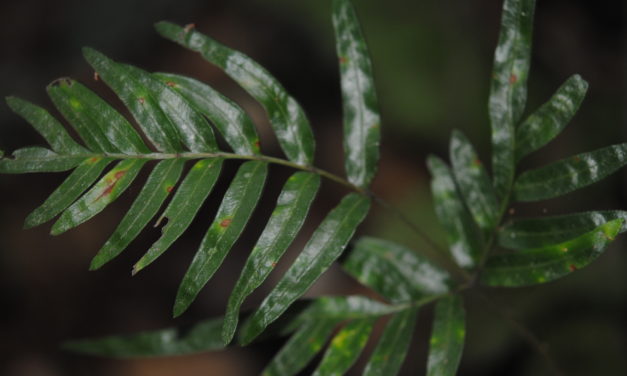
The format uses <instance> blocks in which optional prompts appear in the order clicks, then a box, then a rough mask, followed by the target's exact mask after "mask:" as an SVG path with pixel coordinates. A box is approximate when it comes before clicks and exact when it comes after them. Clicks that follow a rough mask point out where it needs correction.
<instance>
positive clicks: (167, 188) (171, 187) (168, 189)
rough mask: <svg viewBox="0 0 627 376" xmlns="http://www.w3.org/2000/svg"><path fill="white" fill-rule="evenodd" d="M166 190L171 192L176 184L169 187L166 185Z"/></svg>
mask: <svg viewBox="0 0 627 376" xmlns="http://www.w3.org/2000/svg"><path fill="white" fill-rule="evenodd" d="M165 190H166V191H168V193H171V192H172V191H173V190H174V186H173V185H168V186H167V187H165Z"/></svg>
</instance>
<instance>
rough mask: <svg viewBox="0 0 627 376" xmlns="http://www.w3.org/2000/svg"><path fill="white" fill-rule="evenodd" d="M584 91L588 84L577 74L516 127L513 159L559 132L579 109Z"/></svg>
mask: <svg viewBox="0 0 627 376" xmlns="http://www.w3.org/2000/svg"><path fill="white" fill-rule="evenodd" d="M587 90H588V83H587V82H586V81H584V80H583V79H582V78H581V76H579V75H577V74H576V75H574V76H572V77H570V78H569V79H568V81H566V82H565V83H564V84H563V85H562V86H561V87H560V88H559V89H558V90H557V92H556V93H555V94H554V95H553V96H552V97H551V99H550V100H549V101H548V102H546V103H545V104H543V105H542V106H541V107H540V108H539V109H537V110H536V111H535V112H534V113H533V114H531V115H530V116H529V117H528V118H527V119H526V120H525V121H524V122H523V123H522V124H521V125H520V126H519V127H518V128H517V129H516V160H520V159H521V158H523V157H524V156H526V155H527V154H529V153H531V152H533V151H536V150H538V149H540V148H541V147H542V146H544V145H546V144H547V143H548V142H549V141H551V140H552V139H553V138H555V136H557V135H558V134H560V132H561V131H562V130H563V129H564V128H565V127H566V125H567V124H568V122H569V121H570V119H572V117H573V116H574V115H575V113H576V112H577V110H578V109H579V105H580V104H581V102H582V101H583V98H584V96H585V95H586V91H587Z"/></svg>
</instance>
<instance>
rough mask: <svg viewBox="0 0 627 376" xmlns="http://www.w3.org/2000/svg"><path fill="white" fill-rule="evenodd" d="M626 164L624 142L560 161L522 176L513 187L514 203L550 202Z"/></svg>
mask: <svg viewBox="0 0 627 376" xmlns="http://www.w3.org/2000/svg"><path fill="white" fill-rule="evenodd" d="M626 163H627V143H624V144H618V145H612V146H607V147H604V148H601V149H598V150H595V151H592V152H588V153H582V154H578V155H576V156H574V157H570V158H566V159H562V160H560V161H557V162H555V163H552V164H550V165H548V166H544V167H540V168H537V169H535V170H530V171H526V172H524V173H522V174H521V175H520V177H518V179H517V180H516V184H515V185H514V199H515V200H517V201H538V200H544V199H549V198H553V197H557V196H561V195H563V194H566V193H569V192H572V191H575V190H577V189H579V188H583V187H586V186H588V185H590V184H594V183H596V182H598V181H600V180H602V179H603V178H605V177H607V176H609V175H610V174H612V173H613V172H615V171H616V170H618V169H619V168H621V167H623V166H624V165H625V164H626Z"/></svg>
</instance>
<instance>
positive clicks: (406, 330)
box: [364, 307, 418, 376]
mask: <svg viewBox="0 0 627 376" xmlns="http://www.w3.org/2000/svg"><path fill="white" fill-rule="evenodd" d="M417 319H418V308H417V307H412V308H409V309H406V310H403V311H401V312H398V313H396V314H395V315H394V316H392V318H391V319H390V321H389V322H388V323H387V325H386V327H385V330H384V331H383V334H382V335H381V338H380V339H379V343H378V344H377V347H375V349H374V351H373V352H372V355H371V356H370V360H368V364H366V368H365V370H364V376H394V375H397V374H398V372H399V371H400V369H401V366H402V365H403V361H404V360H405V357H406V356H407V351H408V350H409V343H410V341H411V337H412V335H413V334H414V327H415V326H416V320H417Z"/></svg>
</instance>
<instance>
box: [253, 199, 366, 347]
mask: <svg viewBox="0 0 627 376" xmlns="http://www.w3.org/2000/svg"><path fill="white" fill-rule="evenodd" d="M369 209H370V199H369V198H367V197H365V196H362V195H358V194H355V193H350V194H348V195H346V196H345V197H344V198H343V199H342V201H341V202H340V204H339V205H338V206H336V207H335V208H334V209H333V210H332V211H331V212H330V213H329V214H328V215H327V216H326V218H325V219H324V220H323V221H322V223H321V224H320V226H319V227H318V228H317V229H316V231H315V232H314V233H313V235H312V236H311V239H309V241H308V242H307V244H306V245H305V249H304V250H303V251H302V252H301V253H300V255H298V257H297V258H296V260H295V261H294V264H292V266H291V267H290V268H289V269H288V270H287V272H286V273H285V275H284V276H283V278H281V280H280V281H279V283H278V284H277V286H276V287H275V288H274V290H272V292H271V293H270V294H269V295H268V296H267V297H266V298H265V299H264V301H263V302H262V303H261V306H260V307H259V308H258V309H257V311H255V313H254V314H253V316H252V317H251V319H250V320H248V322H247V323H246V324H245V328H244V329H243V333H242V338H241V342H242V344H247V343H250V342H251V341H252V340H253V339H254V338H255V337H257V335H259V333H261V332H262V331H263V330H264V329H265V328H266V327H267V326H268V325H269V324H270V323H272V322H273V321H274V320H276V319H277V318H278V317H279V316H280V315H281V314H282V313H283V312H284V311H285V310H286V309H287V308H288V307H289V306H290V305H291V304H292V303H293V302H294V301H295V300H296V299H298V298H299V297H300V296H301V295H303V294H304V293H305V292H306V291H307V290H308V289H309V287H311V285H312V284H313V283H314V282H315V281H316V280H317V279H318V278H319V277H320V275H322V273H324V271H326V270H327V269H328V268H329V266H331V264H332V263H333V261H335V260H336V259H337V258H338V257H339V256H340V254H341V253H342V251H344V248H346V245H347V244H348V242H349V240H350V239H351V238H352V236H353V234H354V233H355V230H356V228H357V226H358V225H359V224H360V223H361V222H362V221H363V219H364V218H365V217H366V214H367V213H368V210H369Z"/></svg>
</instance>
